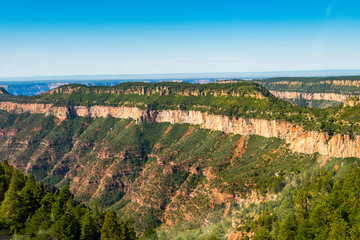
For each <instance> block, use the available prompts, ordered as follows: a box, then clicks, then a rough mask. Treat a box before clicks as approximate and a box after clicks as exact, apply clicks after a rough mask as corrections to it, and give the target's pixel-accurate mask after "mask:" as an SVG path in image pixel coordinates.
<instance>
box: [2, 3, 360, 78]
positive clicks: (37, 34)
mask: <svg viewBox="0 0 360 240" xmlns="http://www.w3.org/2000/svg"><path fill="white" fill-rule="evenodd" d="M359 10H360V2H358V1H354V0H350V1H341V0H319V1H309V0H305V1H301V2H296V1H285V0H279V1H265V0H259V1H235V0H224V1H221V2H219V1H212V0H210V1H203V0H198V1H189V0H182V1H180V0H174V1H163V0H154V1H145V0H138V1H115V0H104V1H84V0H79V1H69V0H63V1H45V0H34V1H26V0H13V1H1V3H0V53H1V54H0V78H3V77H21V76H34V75H41V76H49V75H58V76H64V75H101V74H106V75H109V74H158V73H204V72H264V71H294V70H295V71H297V70H319V69H321V70H322V69H359V68H360V67H359V66H360V44H359V42H360V15H359V14H358V13H359Z"/></svg>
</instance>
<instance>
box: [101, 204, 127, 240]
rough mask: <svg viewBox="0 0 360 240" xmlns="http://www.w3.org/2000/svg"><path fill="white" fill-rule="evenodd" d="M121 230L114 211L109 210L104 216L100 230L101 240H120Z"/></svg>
mask: <svg viewBox="0 0 360 240" xmlns="http://www.w3.org/2000/svg"><path fill="white" fill-rule="evenodd" d="M120 235H122V233H121V229H120V224H119V221H118V217H117V215H116V213H115V212H114V210H109V211H108V212H107V213H106V214H105V220H104V224H103V226H102V228H101V240H121V239H122V238H120Z"/></svg>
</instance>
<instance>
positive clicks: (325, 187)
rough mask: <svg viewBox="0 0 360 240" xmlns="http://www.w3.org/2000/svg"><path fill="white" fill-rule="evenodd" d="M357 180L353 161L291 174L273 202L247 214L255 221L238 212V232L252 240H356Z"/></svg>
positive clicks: (359, 172) (358, 225)
mask: <svg viewBox="0 0 360 240" xmlns="http://www.w3.org/2000/svg"><path fill="white" fill-rule="evenodd" d="M338 164H341V166H339V165H338ZM359 179H360V168H359V161H358V160H355V159H337V160H334V162H333V163H331V164H328V165H326V167H323V168H312V169H309V170H307V171H305V172H304V173H303V174H294V175H293V176H292V179H291V180H289V181H288V184H287V187H286V188H285V189H284V190H283V191H282V192H281V194H280V195H279V197H278V199H277V200H276V201H273V202H266V203H263V204H261V205H259V206H256V207H255V206H254V208H253V210H250V212H255V213H256V214H255V215H256V216H257V217H256V218H254V217H249V216H251V215H252V216H254V215H253V214H250V212H249V209H247V210H246V209H244V210H243V211H242V212H241V214H240V216H238V217H241V219H242V224H241V225H240V226H241V227H240V228H239V231H242V232H244V233H245V234H246V235H248V234H250V233H251V232H252V233H254V232H255V238H254V239H359V237H360V232H359V229H360V221H359V211H358V205H359V204H360V200H359V199H360V198H359V189H358V188H359V186H360V185H359V184H360V183H359ZM244 239H246V237H245V238H244Z"/></svg>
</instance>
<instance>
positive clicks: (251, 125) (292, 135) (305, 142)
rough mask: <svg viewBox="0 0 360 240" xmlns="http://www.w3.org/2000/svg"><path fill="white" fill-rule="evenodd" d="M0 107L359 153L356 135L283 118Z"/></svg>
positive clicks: (297, 147) (334, 154) (339, 154)
mask: <svg viewBox="0 0 360 240" xmlns="http://www.w3.org/2000/svg"><path fill="white" fill-rule="evenodd" d="M0 109H2V110H5V111H8V112H14V113H23V112H30V113H38V114H45V115H53V116H55V117H57V118H59V119H60V120H64V119H66V118H67V117H68V116H69V115H71V114H73V115H77V116H80V117H94V118H96V117H105V118H106V117H109V116H111V117H115V118H125V119H126V118H132V119H135V120H136V121H137V122H139V123H142V122H169V123H172V124H174V123H179V124H182V123H189V124H193V125H199V126H200V127H201V128H205V129H211V130H215V131H223V132H225V133H233V134H240V135H244V136H249V135H259V136H264V137H267V138H271V137H276V138H280V139H284V140H285V141H286V143H288V144H289V148H290V149H291V150H293V151H295V152H299V153H306V154H312V153H316V152H318V153H320V154H321V155H324V156H329V157H339V158H347V157H360V136H356V137H355V138H354V139H351V138H350V136H348V135H340V134H338V135H334V136H332V137H329V135H328V134H327V133H321V132H306V131H305V130H304V129H303V128H302V127H301V126H298V125H294V124H291V123H287V122H281V121H275V120H271V121H270V120H264V119H244V118H238V119H236V118H229V117H226V116H220V115H213V114H209V113H204V112H199V111H182V110H161V111H147V110H142V109H139V108H136V107H125V106H122V107H110V106H89V107H86V106H76V107H72V108H66V107H55V106H53V105H51V104H37V103H34V104H19V103H13V102H0Z"/></svg>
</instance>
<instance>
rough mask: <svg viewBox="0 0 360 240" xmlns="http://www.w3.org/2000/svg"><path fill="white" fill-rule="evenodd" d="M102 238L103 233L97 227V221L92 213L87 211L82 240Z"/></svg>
mask: <svg viewBox="0 0 360 240" xmlns="http://www.w3.org/2000/svg"><path fill="white" fill-rule="evenodd" d="M100 237H101V233H100V231H99V229H98V228H97V226H96V223H95V220H94V218H93V216H92V214H91V213H90V211H89V210H88V211H86V213H85V215H84V216H83V218H82V221H81V237H80V239H81V240H98V239H100Z"/></svg>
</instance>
